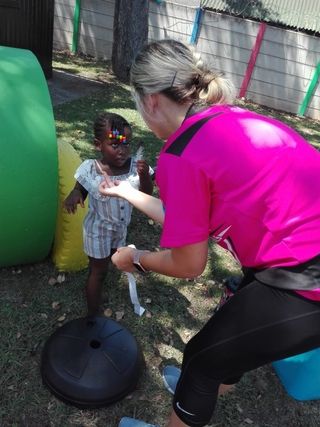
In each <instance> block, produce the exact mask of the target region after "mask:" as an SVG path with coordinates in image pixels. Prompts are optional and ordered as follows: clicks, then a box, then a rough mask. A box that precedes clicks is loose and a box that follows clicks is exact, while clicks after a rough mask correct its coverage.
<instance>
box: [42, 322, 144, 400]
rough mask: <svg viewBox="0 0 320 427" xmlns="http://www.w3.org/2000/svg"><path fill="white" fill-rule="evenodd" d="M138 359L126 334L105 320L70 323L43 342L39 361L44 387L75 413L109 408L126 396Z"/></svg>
mask: <svg viewBox="0 0 320 427" xmlns="http://www.w3.org/2000/svg"><path fill="white" fill-rule="evenodd" d="M142 362H143V357H142V353H141V351H140V349H139V347H138V344H137V342H136V340H135V338H134V337H133V336H132V334H131V333H130V332H129V331H128V330H127V329H125V328H124V327H123V326H122V325H120V324H119V323H117V322H115V321H114V320H112V319H108V318H105V317H90V318H89V317H86V318H80V319H75V320H72V321H70V322H68V323H66V324H65V325H63V326H62V327H61V328H59V329H57V330H56V331H55V332H54V333H53V334H52V335H51V336H50V337H49V339H48V341H47V342H46V344H45V346H44V349H43V352H42V358H41V375H42V379H43V382H44V384H45V385H46V386H47V387H48V388H49V389H50V390H51V392H52V393H53V394H54V395H56V396H57V397H58V398H59V399H61V400H63V401H64V402H67V403H70V404H72V405H74V406H77V407H80V408H96V407H100V406H107V405H110V404H111V403H114V402H116V401H118V400H120V399H122V398H124V397H125V396H126V395H127V394H129V393H130V392H132V391H133V390H134V389H135V388H136V385H137V382H138V380H139V377H140V373H141V368H142V364H143V363H142Z"/></svg>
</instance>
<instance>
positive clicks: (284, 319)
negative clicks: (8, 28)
mask: <svg viewBox="0 0 320 427" xmlns="http://www.w3.org/2000/svg"><path fill="white" fill-rule="evenodd" d="M131 86H132V90H133V94H134V97H135V100H136V104H137V107H138V109H139V111H140V113H141V115H142V117H143V119H144V120H145V122H146V124H147V125H148V127H149V128H150V129H151V130H152V132H153V133H154V134H155V135H156V136H157V137H159V138H161V139H163V140H164V145H163V148H162V150H161V153H160V156H159V160H158V165H157V171H156V181H157V184H158V187H159V191H160V199H156V198H153V197H152V196H148V195H145V194H143V193H140V192H139V191H137V190H133V189H132V188H130V187H129V186H128V184H125V183H120V184H119V185H118V186H116V187H111V188H110V186H109V184H108V183H107V182H105V183H104V184H102V186H101V189H100V191H101V193H102V194H105V195H117V196H120V197H123V198H125V199H126V200H128V201H129V202H130V203H132V204H133V205H134V206H135V207H137V208H138V209H140V210H142V211H143V212H144V213H146V214H147V215H149V216H150V217H151V218H153V219H154V220H156V221H158V222H160V223H161V224H163V231H162V236H161V245H162V247H165V248H169V249H164V250H162V251H160V252H148V251H141V250H137V249H132V248H119V249H118V251H117V253H115V254H114V256H113V258H112V261H113V262H114V264H115V265H116V266H117V267H118V268H119V269H121V270H124V271H135V270H136V269H138V270H142V271H154V272H157V273H160V274H164V275H167V276H173V277H180V278H189V277H197V276H199V275H200V274H201V273H202V272H203V270H204V268H205V266H206V262H207V254H208V240H209V239H210V238H211V239H213V240H214V241H215V242H216V243H217V244H219V245H221V246H223V247H224V248H226V249H228V250H229V251H230V252H231V253H232V254H233V255H234V257H235V258H236V259H237V260H238V261H239V263H240V264H241V266H242V268H243V271H244V277H243V280H242V282H241V284H240V286H239V289H238V290H237V292H236V293H235V295H234V296H233V297H232V298H231V299H229V300H228V301H227V302H226V304H224V305H223V306H222V307H221V308H220V309H219V310H217V311H216V312H215V314H214V315H213V316H212V318H211V319H210V320H209V321H208V322H207V324H206V325H204V327H203V328H202V329H201V330H200V331H199V332H198V334H197V335H196V336H194V337H193V338H192V339H191V340H190V341H189V343H188V344H187V345H186V348H185V351H184V357H183V363H182V368H181V374H180V371H177V372H178V374H180V376H179V378H177V380H178V381H177V384H174V386H172V387H171V389H173V390H172V391H173V392H174V399H173V411H172V413H171V416H170V420H169V424H168V426H170V427H181V426H186V425H187V426H197V427H198V426H203V425H206V424H207V423H208V422H209V421H210V418H211V416H212V414H213V411H214V407H215V403H216V399H217V396H218V393H219V390H220V391H222V390H226V389H227V388H228V387H227V386H228V385H231V384H234V383H235V382H237V381H238V380H239V379H240V377H241V376H242V374H243V373H245V372H247V371H250V370H252V369H255V368H257V367H259V366H262V365H264V364H266V363H270V362H272V361H275V360H279V359H283V358H285V357H288V356H292V355H295V354H299V353H303V352H306V351H308V350H311V349H314V348H316V347H320V256H319V255H320V185H319V175H320V153H319V152H317V151H316V150H315V149H314V148H313V147H312V146H311V145H310V144H309V143H308V142H306V141H305V140H304V139H303V138H302V137H301V136H300V135H299V134H298V133H296V132H295V131H294V130H293V129H291V128H289V127H288V126H286V125H285V124H283V123H281V122H279V121H277V120H274V119H271V118H269V117H264V116H261V115H258V114H256V113H253V112H250V111H247V110H244V109H241V108H238V107H235V106H232V101H233V90H232V85H231V84H230V83H229V82H228V80H226V79H225V78H224V77H223V76H222V75H221V74H217V73H215V72H212V71H210V70H208V69H207V68H205V67H204V66H203V65H202V64H201V62H200V61H199V60H198V58H197V57H196V56H195V55H194V53H193V52H192V50H191V49H190V48H189V47H188V46H186V45H184V44H182V43H180V42H177V41H173V40H162V41H159V42H153V43H150V44H149V45H147V46H146V47H145V48H144V49H143V50H142V51H141V52H140V53H139V54H138V56H137V57H136V59H135V61H134V63H133V65H132V68H131ZM169 374H170V372H169ZM169 385H170V384H169ZM135 421H136V420H132V419H128V418H125V419H123V420H122V421H121V423H120V424H121V426H123V427H124V426H128V425H130V426H134V425H135Z"/></svg>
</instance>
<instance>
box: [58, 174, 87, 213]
mask: <svg viewBox="0 0 320 427" xmlns="http://www.w3.org/2000/svg"><path fill="white" fill-rule="evenodd" d="M87 195H88V192H87V190H86V189H85V188H84V187H83V186H82V185H81V184H80V183H79V182H78V181H76V183H75V186H74V188H73V189H72V190H71V191H70V194H69V195H68V196H67V197H66V199H65V200H64V202H63V207H64V208H65V209H66V211H67V212H68V213H73V214H74V213H76V211H77V205H78V204H79V205H80V206H81V207H82V208H84V201H85V199H86V197H87Z"/></svg>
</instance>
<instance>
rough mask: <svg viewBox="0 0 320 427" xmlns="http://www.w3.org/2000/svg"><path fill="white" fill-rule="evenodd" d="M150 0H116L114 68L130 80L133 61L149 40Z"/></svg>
mask: <svg viewBox="0 0 320 427" xmlns="http://www.w3.org/2000/svg"><path fill="white" fill-rule="evenodd" d="M148 14H149V0H116V1H115V11H114V22H113V46H112V69H113V72H114V74H115V75H116V76H117V78H118V79H119V80H121V81H122V82H125V83H128V82H129V71H130V67H131V63H132V61H133V59H134V57H135V55H136V54H137V53H138V51H139V50H140V49H141V47H142V46H143V45H144V44H145V43H146V42H147V40H148Z"/></svg>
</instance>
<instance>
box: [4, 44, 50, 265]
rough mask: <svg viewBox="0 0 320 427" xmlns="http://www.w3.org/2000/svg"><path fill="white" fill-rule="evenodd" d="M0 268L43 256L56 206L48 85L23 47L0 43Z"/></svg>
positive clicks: (33, 59) (37, 66)
mask: <svg viewBox="0 0 320 427" xmlns="http://www.w3.org/2000/svg"><path fill="white" fill-rule="evenodd" d="M0 153H1V155H0V183H1V184H0V185H1V189H0V194H1V202H0V203H1V209H0V267H6V266H12V265H17V264H26V263H32V262H36V261H40V260H42V259H44V258H45V257H46V256H47V255H48V254H49V252H50V249H51V246H52V243H53V239H54V233H55V223H56V215H57V206H58V147H57V141H56V133H55V124H54V117H53V111H52V104H51V99H50V95H49V91H48V85H47V82H46V80H45V77H44V75H43V72H42V69H41V66H40V64H39V62H38V60H37V59H36V57H35V56H34V55H33V53H32V52H30V51H29V50H24V49H15V48H9V47H2V46H0Z"/></svg>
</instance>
